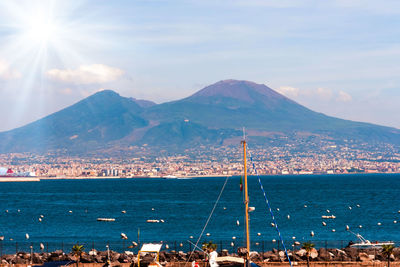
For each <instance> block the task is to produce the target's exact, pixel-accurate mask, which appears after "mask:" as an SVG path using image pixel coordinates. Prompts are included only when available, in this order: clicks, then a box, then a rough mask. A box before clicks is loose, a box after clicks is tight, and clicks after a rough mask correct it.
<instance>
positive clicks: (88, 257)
mask: <svg viewBox="0 0 400 267" xmlns="http://www.w3.org/2000/svg"><path fill="white" fill-rule="evenodd" d="M288 254H289V257H290V259H291V260H292V261H299V262H300V261H306V260H307V253H306V251H305V250H304V249H300V250H296V251H294V252H293V251H288ZM219 256H238V254H236V253H235V254H230V253H229V252H228V251H227V250H222V251H220V252H219ZM250 258H251V260H252V261H254V262H258V263H268V262H285V261H287V258H286V255H285V253H284V251H278V250H276V249H273V250H272V251H267V252H264V253H262V252H255V251H253V252H251V253H250ZM107 259H108V256H107V251H97V250H91V251H89V252H88V253H85V254H83V255H82V256H81V258H80V260H79V261H80V262H81V263H106V262H107ZM140 259H141V266H142V264H143V266H146V265H147V264H148V263H150V262H152V261H153V260H154V255H151V254H147V255H142V256H141V257H140ZM309 259H310V261H311V262H365V263H378V262H385V261H387V258H386V256H384V255H383V254H382V252H381V250H379V249H363V250H360V249H356V248H345V249H343V250H342V249H334V248H332V249H325V248H320V249H318V250H317V249H315V248H313V250H312V251H311V253H310V258H309ZM77 260H78V259H77V257H76V256H74V255H73V254H72V253H65V252H63V251H61V250H57V251H54V252H51V253H33V254H32V255H31V254H30V253H26V252H18V253H17V254H7V255H3V256H2V257H1V262H0V264H3V265H6V264H7V265H8V264H30V263H33V264H43V263H45V262H54V261H77ZM188 260H190V261H197V262H203V261H206V255H205V253H204V252H201V251H195V252H193V253H186V252H183V251H178V252H177V251H173V250H172V251H161V252H160V258H159V261H160V263H161V264H163V265H164V264H167V263H174V262H186V261H188ZM390 260H391V261H400V248H395V249H394V250H393V254H392V255H391V256H390ZM110 261H111V263H112V264H113V266H116V265H119V264H121V263H133V265H135V264H136V263H137V254H134V253H133V252H129V251H125V252H123V253H119V252H115V251H110Z"/></svg>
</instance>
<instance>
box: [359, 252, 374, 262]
mask: <svg viewBox="0 0 400 267" xmlns="http://www.w3.org/2000/svg"><path fill="white" fill-rule="evenodd" d="M357 260H358V261H361V262H371V261H372V260H371V258H370V257H369V255H368V254H367V253H365V252H360V253H359V254H358V257H357Z"/></svg>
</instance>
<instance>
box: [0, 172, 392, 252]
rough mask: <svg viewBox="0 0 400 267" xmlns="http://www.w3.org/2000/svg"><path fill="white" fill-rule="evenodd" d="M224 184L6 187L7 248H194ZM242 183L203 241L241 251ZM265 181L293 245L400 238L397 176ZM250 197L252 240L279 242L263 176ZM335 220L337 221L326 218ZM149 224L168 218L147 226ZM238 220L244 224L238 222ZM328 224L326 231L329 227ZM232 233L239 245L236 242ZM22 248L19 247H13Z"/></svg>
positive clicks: (234, 182) (2, 219)
mask: <svg viewBox="0 0 400 267" xmlns="http://www.w3.org/2000/svg"><path fill="white" fill-rule="evenodd" d="M225 179H226V178H225V177H209V178H193V179H139V178H133V179H96V180H42V181H40V182H19V183H7V182H6V183H0V236H4V237H5V240H4V241H3V242H2V245H3V247H4V249H5V250H7V248H8V249H9V250H10V249H11V248H12V249H13V250H15V249H17V250H18V249H24V246H29V243H31V242H32V243H33V244H34V246H35V248H36V247H37V246H38V244H39V243H40V242H42V243H45V244H46V243H48V244H50V245H49V246H50V247H51V248H50V249H52V248H53V247H54V248H59V247H60V246H61V245H60V244H62V246H66V247H68V246H69V244H73V243H76V242H84V243H85V244H92V245H93V246H100V247H103V245H104V244H105V243H107V242H110V244H115V245H114V247H118V246H121V247H122V246H124V247H126V246H127V244H128V243H129V242H130V241H138V238H139V239H140V241H141V242H143V241H164V243H169V244H171V245H170V247H171V248H173V246H174V245H175V246H178V249H179V244H180V243H181V242H182V243H183V245H184V246H185V247H186V246H187V245H188V244H189V242H187V240H189V239H190V238H189V237H190V236H193V239H192V241H193V242H196V240H197V238H198V236H199V234H200V233H201V231H202V229H203V227H204V225H205V223H206V221H207V218H208V216H209V214H210V212H211V210H212V208H213V206H214V204H215V202H216V200H217V197H218V195H219V194H220V192H221V189H222V186H223V184H224V182H225ZM239 179H240V178H239V177H231V178H229V179H228V182H227V184H226V188H225V190H224V191H223V192H222V195H221V199H220V201H219V202H218V204H217V206H216V209H215V212H214V213H213V216H212V217H211V219H210V222H209V224H208V226H207V228H206V229H205V231H204V236H203V239H202V241H204V240H213V241H214V242H217V243H218V242H220V241H221V242H222V241H223V242H224V243H221V245H223V246H229V244H230V242H232V241H234V243H235V246H236V245H242V242H243V236H244V219H243V217H244V211H243V196H242V192H241V191H240V190H239ZM262 183H263V185H264V188H265V190H266V192H267V196H268V198H269V200H270V203H271V206H272V208H273V212H274V214H275V216H276V219H277V222H278V225H279V228H280V230H281V232H282V236H283V237H284V239H285V240H287V243H288V242H293V238H292V237H296V240H298V241H299V242H304V241H306V240H312V241H314V242H325V240H326V241H327V242H336V241H338V242H339V241H340V242H342V243H344V245H346V244H347V242H348V241H350V240H353V241H355V240H356V238H355V236H354V235H352V234H351V233H350V232H348V231H346V229H345V228H346V225H349V227H350V230H352V231H353V232H355V233H360V234H362V235H363V236H364V237H365V238H367V239H370V240H394V241H400V231H399V230H400V213H398V211H399V210H400V197H399V193H400V175H397V174H390V175H389V174H373V175H310V176H265V177H262ZM249 195H250V206H254V207H255V208H256V209H255V211H254V212H252V213H251V222H250V224H251V239H252V241H253V243H254V244H255V243H258V244H261V242H265V244H267V243H270V242H271V240H273V239H278V236H277V233H276V230H275V228H273V227H271V222H272V220H271V216H270V213H269V211H268V210H267V206H266V203H265V201H264V197H263V194H262V191H261V189H260V187H259V184H258V181H257V179H256V177H250V178H249ZM357 204H358V205H359V206H360V207H357ZM304 205H306V206H307V207H304ZM349 207H351V209H350V208H349ZM153 209H154V210H153ZM278 209H279V210H278ZM6 210H8V212H6ZM18 210H20V211H18ZM122 210H125V211H126V213H125V214H124V213H122V212H121V211H122ZM327 210H330V213H328V212H327ZM69 211H72V213H70V212H69ZM331 214H334V215H335V216H336V219H322V218H321V216H322V215H331ZM40 215H44V218H43V220H42V221H41V222H39V220H38V219H39V216H40ZM287 215H290V219H288V218H287ZM98 217H109V218H115V219H116V221H115V222H98V221H97V220H96V219H97V218H98ZM148 219H163V220H164V221H165V222H164V223H147V222H146V220H148ZM237 220H238V221H239V223H240V225H237V223H236V222H237ZM322 221H325V222H326V224H327V225H326V226H323V225H322ZM394 221H398V222H399V223H394ZM379 222H380V223H381V225H378V223H379ZM359 225H362V228H359ZM332 229H335V232H333V231H332ZM311 231H314V233H315V236H314V237H311V236H310V232H311ZM138 232H139V237H138ZM26 233H28V234H29V236H30V237H29V240H27V239H26V237H25V234H26ZM121 233H125V234H126V235H127V236H128V238H129V240H128V241H122V240H121V238H120V234H121ZM206 233H209V234H210V235H208V236H207V235H206ZM258 233H260V235H258ZM233 236H235V237H237V239H236V240H233V239H232V237H233ZM10 239H12V240H10ZM289 240H290V241H289ZM342 240H343V241H342ZM174 241H177V244H178V245H177V244H174ZM124 242H127V243H126V244H125V243H124ZM18 244H19V246H20V248H15V246H18ZM321 244H322V243H321ZM325 244H326V243H325ZM263 245H264V244H263ZM88 246H89V245H88Z"/></svg>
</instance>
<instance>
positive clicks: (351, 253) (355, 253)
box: [344, 247, 358, 261]
mask: <svg viewBox="0 0 400 267" xmlns="http://www.w3.org/2000/svg"><path fill="white" fill-rule="evenodd" d="M344 251H345V252H346V255H347V256H348V257H349V258H350V259H351V260H353V261H355V260H357V257H358V250H357V249H356V248H350V247H347V248H345V249H344Z"/></svg>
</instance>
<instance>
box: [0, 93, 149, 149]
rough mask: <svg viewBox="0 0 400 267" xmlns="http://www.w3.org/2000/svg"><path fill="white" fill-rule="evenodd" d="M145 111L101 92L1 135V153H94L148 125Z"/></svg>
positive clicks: (128, 100)
mask: <svg viewBox="0 0 400 267" xmlns="http://www.w3.org/2000/svg"><path fill="white" fill-rule="evenodd" d="M140 112H142V108H141V107H140V106H139V105H138V104H136V103H135V102H133V101H132V100H130V99H129V98H124V97H121V96H120V95H118V94H117V93H115V92H113V91H111V90H106V91H102V92H98V93H96V94H94V95H92V96H90V97H88V98H86V99H84V100H82V101H80V102H78V103H76V104H74V105H72V106H70V107H68V108H65V109H63V110H61V111H58V112H56V113H53V114H51V115H49V116H47V117H45V118H43V119H40V120H38V121H35V122H33V123H30V124H28V125H26V126H23V127H20V128H17V129H14V130H11V131H7V132H2V133H0V151H3V152H4V151H32V150H38V151H42V150H43V151H44V150H47V149H78V150H84V149H91V148H97V147H99V146H100V145H104V144H106V143H108V142H110V141H113V140H117V139H121V138H123V137H124V136H126V135H127V134H129V133H131V132H132V131H133V130H134V129H136V128H141V127H144V126H146V125H147V123H148V122H147V121H146V120H145V119H143V118H142V117H140V116H138V115H137V114H139V113H140Z"/></svg>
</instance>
